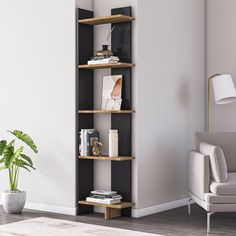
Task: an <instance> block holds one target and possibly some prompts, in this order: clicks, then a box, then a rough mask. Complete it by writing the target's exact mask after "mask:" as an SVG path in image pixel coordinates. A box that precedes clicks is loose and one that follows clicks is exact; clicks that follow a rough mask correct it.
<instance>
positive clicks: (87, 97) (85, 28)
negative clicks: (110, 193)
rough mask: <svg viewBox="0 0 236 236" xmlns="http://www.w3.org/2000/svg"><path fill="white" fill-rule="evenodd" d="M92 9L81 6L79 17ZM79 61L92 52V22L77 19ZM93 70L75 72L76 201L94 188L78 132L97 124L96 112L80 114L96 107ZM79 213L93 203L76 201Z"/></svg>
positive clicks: (87, 210)
mask: <svg viewBox="0 0 236 236" xmlns="http://www.w3.org/2000/svg"><path fill="white" fill-rule="evenodd" d="M92 17H93V12H91V11H87V10H83V9H78V10H77V21H78V20H79V19H85V18H92ZM77 25H78V27H77V39H76V41H77V52H76V54H77V58H76V62H77V65H79V64H86V63H87V61H88V59H89V58H90V57H91V56H92V55H93V38H94V36H93V26H89V25H84V24H79V23H77ZM93 85H94V84H93V70H85V69H77V76H76V114H77V115H76V201H77V204H78V201H79V200H85V198H86V197H87V196H88V195H89V194H90V191H91V190H93V160H82V159H78V156H79V143H80V139H79V132H80V130H81V129H88V128H93V127H94V117H93V114H78V111H79V110H82V109H90V110H92V109H93V99H94V97H93V94H94V93H93V87H94V86H93ZM77 206H78V207H77V214H84V213H89V212H92V211H93V207H92V206H85V205H79V204H78V205H77Z"/></svg>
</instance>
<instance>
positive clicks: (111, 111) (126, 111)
mask: <svg viewBox="0 0 236 236" xmlns="http://www.w3.org/2000/svg"><path fill="white" fill-rule="evenodd" d="M134 112H135V111H134V110H79V113H80V114H107V113H108V114H111V113H134Z"/></svg>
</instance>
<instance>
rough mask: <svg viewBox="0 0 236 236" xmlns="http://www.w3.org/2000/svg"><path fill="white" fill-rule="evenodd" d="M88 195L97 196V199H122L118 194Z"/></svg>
mask: <svg viewBox="0 0 236 236" xmlns="http://www.w3.org/2000/svg"><path fill="white" fill-rule="evenodd" d="M90 197H92V198H99V199H107V198H110V199H122V196H121V195H119V194H116V195H113V196H110V195H109V196H108V195H98V194H91V195H90Z"/></svg>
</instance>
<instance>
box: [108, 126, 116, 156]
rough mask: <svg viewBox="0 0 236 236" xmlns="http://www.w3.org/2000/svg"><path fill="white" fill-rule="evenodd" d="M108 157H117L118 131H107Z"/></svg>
mask: <svg viewBox="0 0 236 236" xmlns="http://www.w3.org/2000/svg"><path fill="white" fill-rule="evenodd" d="M109 157H118V130H116V129H113V130H109Z"/></svg>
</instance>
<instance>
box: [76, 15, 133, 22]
mask: <svg viewBox="0 0 236 236" xmlns="http://www.w3.org/2000/svg"><path fill="white" fill-rule="evenodd" d="M134 19H135V18H134V17H131V16H126V15H122V14H118V15H112V16H102V17H95V18H88V19H83V20H79V23H81V24H86V25H102V24H111V23H120V22H128V21H132V20H134Z"/></svg>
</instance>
